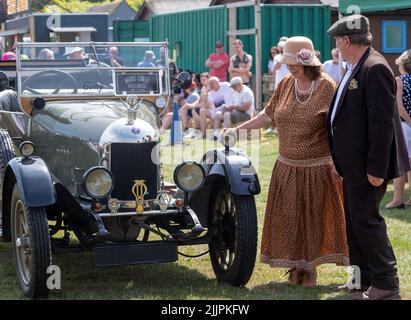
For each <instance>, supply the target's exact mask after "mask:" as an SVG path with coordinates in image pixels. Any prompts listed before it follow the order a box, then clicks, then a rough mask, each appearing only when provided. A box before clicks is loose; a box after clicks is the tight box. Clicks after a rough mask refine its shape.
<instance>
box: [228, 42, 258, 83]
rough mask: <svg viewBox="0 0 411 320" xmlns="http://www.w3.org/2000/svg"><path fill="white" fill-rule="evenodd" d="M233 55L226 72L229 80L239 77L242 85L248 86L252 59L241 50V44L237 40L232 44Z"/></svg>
mask: <svg viewBox="0 0 411 320" xmlns="http://www.w3.org/2000/svg"><path fill="white" fill-rule="evenodd" d="M233 46H234V51H235V54H234V55H233V56H232V57H231V59H230V66H229V67H228V72H229V73H230V79H232V78H234V77H241V79H242V80H243V83H244V84H247V85H248V84H249V82H250V77H251V75H252V74H251V72H250V69H251V65H252V63H253V58H252V57H251V55H249V54H248V53H247V52H245V51H244V50H243V42H242V41H241V40H240V39H237V40H235V41H234V43H233Z"/></svg>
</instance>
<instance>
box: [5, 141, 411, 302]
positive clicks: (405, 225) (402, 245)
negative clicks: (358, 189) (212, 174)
mask: <svg viewBox="0 0 411 320" xmlns="http://www.w3.org/2000/svg"><path fill="white" fill-rule="evenodd" d="M200 144H201V143H200V142H199V141H196V142H193V143H192V144H191V145H190V146H185V147H181V146H177V147H175V150H174V151H181V150H185V151H184V154H185V155H186V154H188V155H193V156H194V153H193V152H194V151H195V150H198V149H199V148H200ZM240 146H241V147H242V148H243V149H244V150H247V149H248V150H251V149H250V148H252V147H255V146H256V141H255V140H252V141H251V142H250V141H243V142H241V143H240ZM210 147H211V146H210ZM190 148H191V149H190ZM277 149H278V145H277V139H276V138H275V137H274V138H267V139H264V138H263V139H262V140H260V151H259V153H258V154H255V152H254V151H253V150H254V149H253V150H251V151H250V152H249V153H252V158H253V161H259V162H258V169H259V170H258V173H259V177H260V182H261V186H262V193H261V194H260V195H259V196H258V197H257V199H256V200H257V201H256V203H257V210H258V221H259V242H260V240H261V231H262V222H263V217H264V210H265V201H266V197H267V189H268V183H269V179H270V177H271V170H272V167H273V165H274V161H275V159H276V156H277ZM170 150H171V149H170V147H166V148H165V149H164V153H168V152H170ZM197 158H198V157H197ZM258 158H259V159H258ZM194 159H195V158H194ZM255 163H256V162H255ZM164 169H165V172H166V173H167V176H169V175H171V172H172V170H171V166H167V165H165V166H164ZM408 195H409V192H407V196H408ZM391 197H392V186H390V187H389V190H388V193H387V195H386V197H385V198H384V201H383V203H382V205H384V204H385V203H387V202H388V201H390V199H391ZM382 213H383V215H384V217H385V219H386V221H387V225H388V231H389V236H390V239H391V242H392V245H393V247H394V250H395V253H396V256H397V259H398V269H399V276H400V281H401V295H402V297H403V298H404V299H411V207H410V208H409V209H406V210H392V211H387V210H383V211H382ZM206 250H207V247H206V246H196V247H183V248H180V251H182V252H184V253H189V254H198V253H201V252H204V251H206ZM258 253H259V249H258ZM53 264H56V265H58V266H60V268H61V272H62V283H61V285H62V289H61V290H56V291H53V292H51V293H50V296H49V298H50V299H205V300H210V299H348V298H349V297H348V295H347V294H345V293H341V292H337V291H336V290H335V286H336V285H339V284H343V283H344V282H345V281H346V278H347V274H346V272H345V268H343V267H336V266H333V265H324V266H321V267H320V268H319V285H318V287H316V288H310V289H307V288H303V287H300V286H288V285H285V284H283V282H284V281H285V280H286V279H287V277H286V276H285V275H284V273H285V271H286V270H284V269H273V268H270V267H268V266H267V265H264V264H262V263H260V262H259V260H258V259H257V262H256V266H255V269H254V273H253V276H252V277H251V280H250V281H249V283H248V284H247V286H246V288H233V287H230V286H228V285H222V284H218V283H217V281H216V280H215V277H214V274H213V271H212V267H211V263H210V261H209V258H208V255H205V256H203V257H201V258H195V259H193V258H185V257H181V256H180V259H179V261H178V262H176V263H167V264H154V265H142V266H127V267H112V268H104V269H100V268H95V267H94V266H93V265H92V256H91V254H90V253H83V254H65V255H56V256H54V257H53ZM21 298H23V295H22V294H21V292H20V290H19V288H18V286H17V283H16V278H15V269H14V265H13V261H12V253H11V246H10V244H9V243H0V299H21Z"/></svg>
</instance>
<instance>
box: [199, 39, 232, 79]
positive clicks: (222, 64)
mask: <svg viewBox="0 0 411 320" xmlns="http://www.w3.org/2000/svg"><path fill="white" fill-rule="evenodd" d="M229 64H230V57H229V56H228V54H227V53H225V52H224V44H223V43H222V42H221V41H217V42H216V44H215V52H214V53H212V54H210V56H209V57H208V59H207V60H206V62H205V66H206V67H207V68H210V75H211V77H217V78H218V79H220V81H226V80H227V69H228V65H229Z"/></svg>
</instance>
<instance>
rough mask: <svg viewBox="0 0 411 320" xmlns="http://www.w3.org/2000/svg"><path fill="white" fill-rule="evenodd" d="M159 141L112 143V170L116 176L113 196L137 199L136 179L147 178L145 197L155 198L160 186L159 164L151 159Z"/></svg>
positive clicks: (146, 198) (121, 198)
mask: <svg viewBox="0 0 411 320" xmlns="http://www.w3.org/2000/svg"><path fill="white" fill-rule="evenodd" d="M156 145H157V142H149V143H137V144H135V143H112V144H111V148H110V153H111V161H110V163H111V172H112V173H113V176H114V189H113V192H112V193H111V197H112V198H116V199H119V200H135V197H134V195H133V193H132V187H133V185H134V180H145V184H146V185H147V188H148V193H147V194H146V195H145V197H144V199H145V200H148V199H155V198H156V197H157V192H158V188H159V183H160V182H159V179H160V177H159V166H158V164H156V163H154V162H153V161H152V159H151V154H152V151H153V148H155V147H156Z"/></svg>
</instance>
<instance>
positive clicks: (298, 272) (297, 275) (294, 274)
mask: <svg viewBox="0 0 411 320" xmlns="http://www.w3.org/2000/svg"><path fill="white" fill-rule="evenodd" d="M285 274H289V275H288V281H287V284H291V285H297V284H300V283H301V282H302V281H303V279H304V269H300V268H292V269H290V270H288V271H287V272H286V273H285Z"/></svg>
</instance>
